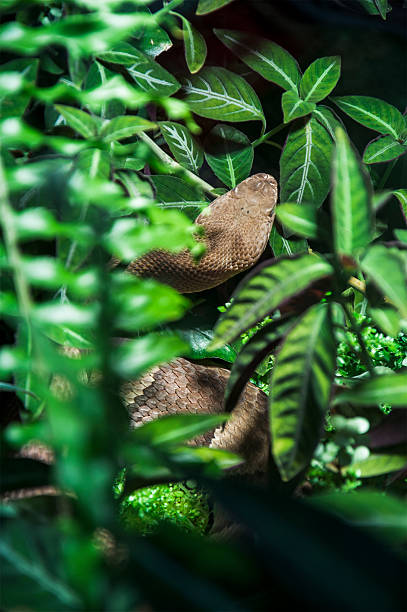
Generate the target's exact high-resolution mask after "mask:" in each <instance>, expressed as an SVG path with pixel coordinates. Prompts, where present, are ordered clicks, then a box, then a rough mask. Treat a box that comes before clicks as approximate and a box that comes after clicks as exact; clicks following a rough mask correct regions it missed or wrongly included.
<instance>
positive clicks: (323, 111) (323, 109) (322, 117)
mask: <svg viewBox="0 0 407 612" xmlns="http://www.w3.org/2000/svg"><path fill="white" fill-rule="evenodd" d="M312 114H313V115H314V117H315V119H316V120H317V121H319V123H320V124H321V125H323V126H324V128H325V129H326V131H327V132H328V134H329V135H330V137H331V138H332V140H333V141H335V130H336V128H337V127H341V128H343V129H344V130H345V127H344V125H343V123H342V122H341V120H340V119H339V117H338V115H336V114H335V113H334V111H333V110H332V109H331V108H329V107H328V106H324V105H323V104H318V106H317V107H316V109H315V110H314V112H313V113H312ZM345 132H346V130H345Z"/></svg>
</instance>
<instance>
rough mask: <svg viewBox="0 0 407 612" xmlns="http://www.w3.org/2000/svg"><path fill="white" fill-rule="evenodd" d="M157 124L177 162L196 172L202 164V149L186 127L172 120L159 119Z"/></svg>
mask: <svg viewBox="0 0 407 612" xmlns="http://www.w3.org/2000/svg"><path fill="white" fill-rule="evenodd" d="M158 125H159V126H160V130H161V134H162V135H163V136H164V139H165V142H166V143H167V145H168V146H169V148H170V151H171V153H172V154H173V156H174V157H175V159H176V160H177V162H179V163H180V164H181V165H182V166H184V168H187V169H188V170H191V172H195V173H196V174H197V173H198V170H199V168H200V167H201V166H202V164H203V151H202V147H201V145H200V144H199V142H198V141H197V140H196V139H195V138H194V137H193V136H192V134H191V132H190V131H189V130H188V128H186V127H185V126H183V125H181V124H180V123H175V122H173V121H160V122H159V124H158Z"/></svg>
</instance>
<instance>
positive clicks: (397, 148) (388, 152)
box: [363, 135, 407, 164]
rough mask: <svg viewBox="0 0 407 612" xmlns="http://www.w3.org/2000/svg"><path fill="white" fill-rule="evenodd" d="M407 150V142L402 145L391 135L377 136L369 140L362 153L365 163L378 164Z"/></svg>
mask: <svg viewBox="0 0 407 612" xmlns="http://www.w3.org/2000/svg"><path fill="white" fill-rule="evenodd" d="M406 151H407V144H405V145H402V144H400V143H399V142H398V141H397V140H394V138H393V136H390V135H387V136H379V137H378V138H375V139H374V140H371V141H370V142H369V143H368V145H367V146H366V149H365V152H364V153H363V161H364V162H365V164H380V163H382V162H387V161H391V160H392V159H396V158H397V157H400V155H403V153H405V152H406Z"/></svg>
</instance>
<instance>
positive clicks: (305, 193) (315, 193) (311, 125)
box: [280, 117, 333, 206]
mask: <svg viewBox="0 0 407 612" xmlns="http://www.w3.org/2000/svg"><path fill="white" fill-rule="evenodd" d="M332 149H333V144H332V140H331V138H330V136H329V134H328V132H327V131H326V129H325V128H324V127H322V125H321V124H320V123H319V122H318V121H317V120H316V119H314V118H313V117H311V118H309V119H306V120H303V119H300V120H299V121H298V122H297V121H296V122H295V123H294V124H293V126H292V128H291V130H290V133H289V135H288V137H287V140H286V143H285V145H284V149H283V153H282V155H281V158H280V181H281V195H280V199H281V201H282V202H297V203H298V204H301V202H303V201H305V202H310V203H313V204H315V205H318V206H319V205H321V204H322V202H323V201H324V200H325V198H326V196H327V195H328V192H329V188H330V168H331V155H332Z"/></svg>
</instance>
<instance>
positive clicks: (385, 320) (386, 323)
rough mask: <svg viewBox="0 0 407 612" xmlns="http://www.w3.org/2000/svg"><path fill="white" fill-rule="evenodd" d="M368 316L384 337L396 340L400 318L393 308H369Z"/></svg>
mask: <svg viewBox="0 0 407 612" xmlns="http://www.w3.org/2000/svg"><path fill="white" fill-rule="evenodd" d="M369 314H370V316H371V317H372V319H373V321H374V322H375V323H376V325H378V326H379V329H381V330H382V331H383V332H384V333H385V334H386V335H388V336H392V337H393V338H396V336H397V335H398V334H399V333H400V327H401V326H400V317H399V315H398V314H397V311H396V310H393V308H389V307H387V308H385V307H383V308H370V309H369Z"/></svg>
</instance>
